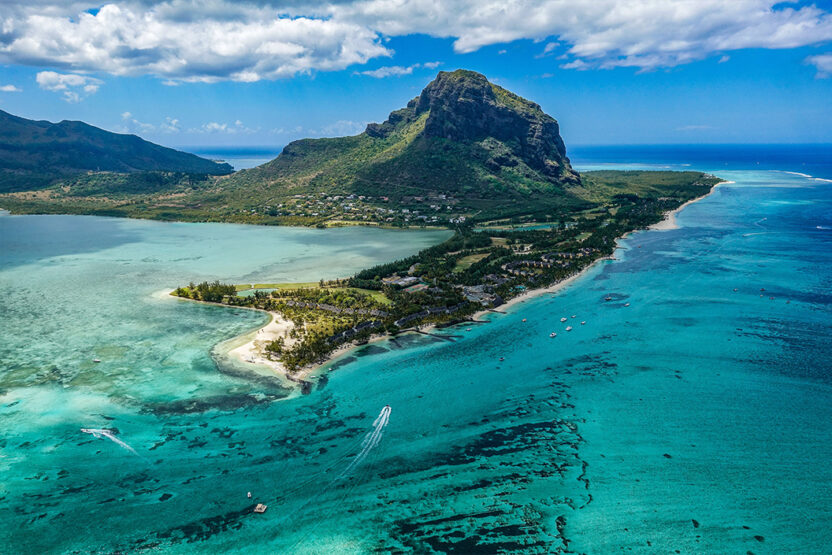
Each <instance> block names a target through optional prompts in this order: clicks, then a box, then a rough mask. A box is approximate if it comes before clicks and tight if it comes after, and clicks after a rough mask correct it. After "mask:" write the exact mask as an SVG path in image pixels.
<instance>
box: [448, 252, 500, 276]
mask: <svg viewBox="0 0 832 555" xmlns="http://www.w3.org/2000/svg"><path fill="white" fill-rule="evenodd" d="M489 254H491V253H490V252H478V253H474V254H469V255H468V256H463V257H462V258H460V259H459V260H457V261H456V266H454V272H464V271H465V270H467V269H468V268H470V267H471V266H473V265H474V263H475V262H479V261H480V260H482V259H483V258H485V257H487V256H488V255H489Z"/></svg>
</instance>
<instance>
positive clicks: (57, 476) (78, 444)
mask: <svg viewBox="0 0 832 555" xmlns="http://www.w3.org/2000/svg"><path fill="white" fill-rule="evenodd" d="M732 148H734V147H732ZM743 148H744V149H743ZM767 148H768V147H754V146H749V147H736V149H737V150H736V151H735V150H732V149H726V150H725V152H724V154H723V155H722V156H723V159H722V160H720V157H719V154H718V152H714V150H715V149H712V148H705V147H702V148H699V147H684V148H683V147H678V149H677V150H674V152H673V153H672V154H668V153H667V152H666V151H665V150H662V149H658V150H659V151H657V149H656V147H633V148H631V149H629V150H627V151H626V152H624V153H622V152H621V149H620V147H615V148H614V149H611V150H610V151H608V152H606V153H605V152H603V149H600V148H599V147H594V148H593V149H590V150H591V152H590V151H589V150H582V149H575V152H570V156H571V158H572V160H573V164H574V165H575V166H576V167H577V168H578V169H579V170H580V169H589V168H598V167H610V168H613V167H618V168H642V167H644V168H659V167H661V168H669V169H699V170H703V171H710V172H713V173H715V174H716V175H719V176H720V177H723V178H724V179H726V180H729V181H730V182H731V183H726V184H723V185H720V186H719V187H718V188H717V189H716V190H715V191H714V192H713V193H712V194H711V195H710V196H708V197H707V198H705V199H703V200H701V201H699V202H697V203H694V204H692V205H690V206H688V207H687V208H685V209H684V210H683V211H682V212H681V213H680V214H679V215H678V216H677V223H678V225H679V228H678V229H672V230H667V231H640V232H637V233H634V234H631V235H630V236H628V237H627V238H626V239H624V240H622V241H620V247H619V249H618V250H617V251H616V255H615V258H616V259H615V260H611V261H606V262H603V263H599V264H598V265H596V266H595V267H593V269H592V270H590V271H589V272H588V273H586V274H585V275H584V276H583V277H582V278H580V279H579V280H577V281H575V282H574V283H572V284H571V285H570V286H568V287H567V288H565V289H564V290H562V291H561V292H559V293H557V294H546V295H542V296H539V297H536V298H532V299H528V300H526V301H525V302H521V303H518V304H517V305H515V306H513V307H512V308H511V309H510V310H509V311H508V313H507V314H491V315H489V316H488V317H487V319H488V320H489V323H486V324H479V325H467V326H457V327H454V328H448V329H445V330H443V331H442V332H441V333H442V335H444V337H430V336H401V337H399V338H397V339H391V340H388V341H383V342H380V343H374V344H370V345H367V346H364V347H361V348H359V349H357V350H356V351H353V352H351V353H348V354H346V355H344V356H342V357H340V358H339V359H337V360H335V361H333V362H332V363H331V364H330V365H329V369H328V370H329V371H328V372H327V373H326V374H324V377H323V379H321V380H320V381H319V382H318V384H317V385H316V387H315V389H314V391H312V392H311V393H310V394H309V395H305V396H290V397H288V398H287V397H286V392H285V391H284V390H282V389H281V388H280V387H279V386H278V385H276V384H275V383H274V382H273V380H270V379H269V377H268V376H267V375H251V374H245V373H236V372H230V373H229V372H228V369H221V368H218V367H217V366H216V365H215V364H214V363H213V360H212V359H211V356H210V351H211V349H212V347H213V346H214V345H215V344H216V343H218V342H220V341H222V340H224V339H227V338H229V337H232V336H234V335H236V334H240V333H243V332H245V331H247V330H250V329H253V328H255V327H256V326H257V325H259V324H260V323H261V322H262V316H261V315H259V314H257V313H254V312H250V311H243V310H234V309H226V308H221V307H208V306H200V305H196V304H193V303H187V302H184V301H177V300H176V299H172V298H167V297H165V296H164V295H160V294H159V291H160V290H161V289H163V288H165V287H173V286H175V285H177V284H178V283H180V282H181V281H183V280H191V279H194V280H199V279H214V278H217V279H226V280H234V281H240V282H248V281H264V282H267V281H278V280H285V281H290V280H292V281H302V280H311V279H316V278H317V273H316V272H321V271H326V272H328V273H329V274H328V276H326V277H329V276H334V275H338V274H344V273H350V272H352V271H354V270H355V268H358V267H361V266H362V265H368V264H369V263H370V262H371V261H372V260H381V259H391V258H395V257H397V256H400V255H403V254H404V251H406V250H409V251H410V252H412V251H413V250H416V249H418V248H420V247H421V246H423V245H426V244H431V243H433V242H437V241H440V240H441V238H442V236H441V235H438V234H433V235H432V234H431V232H424V233H423V234H418V233H417V232H382V231H380V230H361V229H359V230H353V228H349V229H346V230H325V231H323V230H293V229H287V228H279V229H272V228H262V227H246V226H232V225H221V224H167V223H158V222H138V221H130V220H112V219H107V218H90V217H79V216H71V217H69V216H68V217H62V216H20V217H11V216H0V237H2V241H3V245H2V249H0V294H2V298H3V302H2V304H1V305H0V322H2V323H0V336H2V338H3V341H2V343H1V344H0V422H2V423H3V430H4V433H3V435H2V438H0V471H1V472H2V476H3V478H2V483H0V524H2V526H0V545H2V546H4V547H5V549H4V551H6V552H40V553H63V552H72V551H81V552H90V551H95V552H115V551H129V552H136V551H141V550H144V549H148V550H149V549H153V550H156V551H161V552H171V553H191V552H206V551H223V552H232V553H233V552H243V551H250V550H252V549H256V550H261V551H267V552H290V553H295V552H297V553H356V552H371V551H379V550H381V551H415V552H430V551H439V552H463V553H472V552H513V551H528V552H558V551H560V552H580V553H611V552H620V551H624V550H627V551H632V552H661V553H665V552H675V551H677V550H678V551H679V552H683V553H701V552H707V553H737V552H738V553H746V552H751V553H785V552H788V553H794V552H800V553H823V552H828V549H829V547H828V546H829V545H830V539H832V535H830V532H829V529H828V528H829V523H830V522H832V489H831V488H829V484H830V483H832V467H830V465H829V464H828V460H830V458H832V441H830V439H832V317H830V316H832V295H830V293H829V291H830V288H832V188H830V187H832V182H830V181H827V180H829V179H832V171H829V168H830V165H832V163H830V161H832V156H830V152H832V151H831V150H830V149H829V148H826V147H823V148H826V150H823V148H822V147H818V148H819V149H820V150H819V152H820V154H817V153H816V155H815V157H814V158H811V157H810V156H807V155H806V154H805V153H806V150H805V148H803V147H795V148H794V149H793V150H790V149H789V148H787V147H784V150H785V152H783V151H778V152H779V154H778V155H781V156H784V157H785V158H784V159H782V160H777V161H776V162H772V164H773V165H767V164H766V163H765V160H767V159H768V158H767V156H768V154H767V153H768V152H770V150H766V149H767ZM761 149H762V150H761ZM716 150H718V149H716ZM737 152H741V153H742V155H740V154H738V153H737ZM824 152H825V154H823V153H824ZM789 153H791V154H789ZM810 158H811V159H810ZM750 160H753V162H751V161H750ZM760 160H763V162H761V164H759V165H758V164H757V163H756V162H757V161H760ZM760 166H762V167H760ZM350 233H352V234H356V235H350ZM333 260H334V261H335V262H333ZM608 297H610V298H611V299H612V300H609V301H607V300H606V299H607V298H608ZM573 316H574V318H572V317H573ZM561 317H566V318H568V319H569V322H568V323H569V324H572V325H573V326H574V329H573V330H572V331H570V332H566V331H565V330H564V329H563V328H565V326H566V325H567V324H562V323H561V322H560V318H561ZM523 319H525V320H526V321H525V322H524V321H523ZM580 322H586V323H585V324H583V325H582V324H581V323H580ZM469 328H470V331H468V330H469ZM552 331H556V332H557V337H555V338H550V337H549V334H550V332H552ZM93 357H97V358H100V359H101V360H102V362H101V363H98V364H96V363H93V362H92V358H93ZM501 358H502V359H503V360H501ZM81 428H84V429H87V430H100V429H104V428H107V429H115V430H117V432H116V433H117V435H116V436H115V437H116V438H117V439H119V440H121V441H123V442H125V444H126V446H127V447H129V448H130V449H128V448H127V447H125V446H124V445H121V444H118V443H117V442H115V441H113V440H111V439H110V438H108V437H106V436H101V435H100V434H99V436H98V437H96V436H95V435H94V434H90V433H84V432H82V431H81ZM249 492H250V493H251V495H252V497H251V498H249V497H248V495H247V494H248V493H249ZM253 503H263V504H266V505H267V506H268V509H267V511H266V512H265V513H263V514H254V513H252V511H251V508H252V505H253Z"/></svg>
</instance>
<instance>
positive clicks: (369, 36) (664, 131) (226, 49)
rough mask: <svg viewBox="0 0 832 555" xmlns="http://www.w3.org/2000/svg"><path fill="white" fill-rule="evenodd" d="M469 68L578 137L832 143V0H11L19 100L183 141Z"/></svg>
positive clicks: (376, 111) (273, 134)
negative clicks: (533, 105) (531, 103)
mask: <svg viewBox="0 0 832 555" xmlns="http://www.w3.org/2000/svg"><path fill="white" fill-rule="evenodd" d="M457 68H465V69H472V70H475V71H479V72H481V73H483V74H485V75H486V76H487V77H488V78H489V79H490V80H491V81H492V82H495V83H497V84H499V85H501V86H503V87H505V88H507V89H509V90H511V91H513V92H515V93H517V94H520V95H521V96H524V97H526V98H528V99H530V100H533V101H535V102H537V103H538V104H540V105H541V107H542V108H543V109H544V111H546V112H547V113H548V114H550V115H552V116H553V117H555V118H556V119H557V120H558V121H559V122H560V125H561V134H562V135H563V137H564V140H565V141H566V143H567V145H570V144H572V145H607V144H665V143H682V144H694V143H695V144H699V143H817V142H824V143H832V0H825V1H817V2H805V1H799V2H772V1H769V0H730V1H726V0H626V1H624V0H570V1H566V0H549V1H534V0H448V1H443V0H330V1H318V0H309V1H306V2H302V3H296V2H290V1H283V0H262V1H251V2H248V1H235V0H167V1H157V0H127V1H119V0H116V1H112V2H108V3H103V4H102V3H91V2H84V1H76V0H62V1H61V0H26V1H18V0H0V109H2V110H5V111H8V112H11V113H13V114H15V115H19V116H23V117H26V118H32V119H39V120H40V119H45V120H49V121H60V120H64V119H69V120H82V121H86V122H87V123H90V124H92V125H96V126H99V127H102V128H104V129H107V130H110V131H115V132H119V133H135V134H137V135H139V136H141V137H143V138H146V139H148V140H151V141H153V142H157V143H160V144H163V145H166V146H173V147H186V148H194V147H200V146H207V145H211V146H237V147H245V146H254V145H258V146H260V145H262V146H282V145H285V144H287V143H288V142H290V141H292V140H295V139H299V138H303V137H322V136H342V135H352V134H356V133H359V132H361V131H362V130H363V129H364V127H365V126H366V124H367V123H368V122H373V121H376V122H377V121H383V120H384V119H386V117H387V114H388V113H389V112H390V111H392V110H395V109H398V108H401V107H403V106H404V105H405V104H406V103H407V101H408V100H409V99H411V98H413V97H415V96H417V95H418V94H419V92H420V91H421V90H422V88H423V87H424V86H425V85H426V84H427V83H429V82H430V81H431V80H432V79H433V78H434V77H435V75H436V73H437V72H438V71H450V70H454V69H457Z"/></svg>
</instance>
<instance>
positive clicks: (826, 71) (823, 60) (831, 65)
mask: <svg viewBox="0 0 832 555" xmlns="http://www.w3.org/2000/svg"><path fill="white" fill-rule="evenodd" d="M805 61H806V63H807V64H811V65H813V66H815V68H817V70H818V72H817V75H815V77H817V78H818V79H826V78H828V77H832V52H826V53H825V54H818V55H817V56H809V57H808V58H806V60H805Z"/></svg>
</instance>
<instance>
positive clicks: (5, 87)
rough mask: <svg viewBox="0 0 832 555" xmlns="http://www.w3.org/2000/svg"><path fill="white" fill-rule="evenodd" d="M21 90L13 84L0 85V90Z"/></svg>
mask: <svg viewBox="0 0 832 555" xmlns="http://www.w3.org/2000/svg"><path fill="white" fill-rule="evenodd" d="M22 90H23V89H21V88H19V87H15V86H14V85H0V92H21V91H22Z"/></svg>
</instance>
